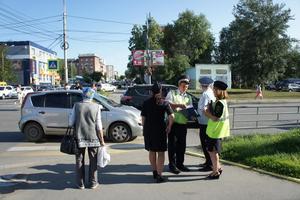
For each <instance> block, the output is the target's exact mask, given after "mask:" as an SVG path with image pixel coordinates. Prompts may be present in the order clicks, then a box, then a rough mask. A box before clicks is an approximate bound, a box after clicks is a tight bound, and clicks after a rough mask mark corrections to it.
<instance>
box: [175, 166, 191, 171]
mask: <svg viewBox="0 0 300 200" xmlns="http://www.w3.org/2000/svg"><path fill="white" fill-rule="evenodd" d="M177 168H178V169H179V170H180V171H182V172H189V171H191V170H190V169H189V168H187V167H186V166H180V167H177Z"/></svg>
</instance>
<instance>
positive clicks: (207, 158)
mask: <svg viewBox="0 0 300 200" xmlns="http://www.w3.org/2000/svg"><path fill="white" fill-rule="evenodd" d="M206 128H207V125H203V124H200V132H199V136H200V142H201V147H202V151H203V153H204V156H205V163H206V164H207V165H209V166H211V165H212V163H211V159H210V156H209V153H208V151H207V138H208V136H207V134H206Z"/></svg>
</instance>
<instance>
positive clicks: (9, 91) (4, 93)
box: [0, 85, 18, 99]
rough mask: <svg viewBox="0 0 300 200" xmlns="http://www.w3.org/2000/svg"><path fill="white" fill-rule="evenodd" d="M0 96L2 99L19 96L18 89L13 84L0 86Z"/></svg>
mask: <svg viewBox="0 0 300 200" xmlns="http://www.w3.org/2000/svg"><path fill="white" fill-rule="evenodd" d="M0 97H1V98H2V99H6V98H17V97H18V93H17V91H16V90H15V89H14V87H13V86H11V85H7V86H0Z"/></svg>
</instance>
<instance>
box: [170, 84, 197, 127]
mask: <svg viewBox="0 0 300 200" xmlns="http://www.w3.org/2000/svg"><path fill="white" fill-rule="evenodd" d="M170 92H171V98H172V103H175V104H184V105H186V106H188V105H190V104H192V98H191V96H190V95H188V94H186V95H185V96H182V95H180V93H179V92H178V90H171V91H170ZM174 116H175V118H174V122H175V123H177V124H186V123H187V121H188V119H187V118H186V117H185V116H184V115H183V114H182V113H180V112H179V110H177V111H176V110H174Z"/></svg>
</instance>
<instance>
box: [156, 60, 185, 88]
mask: <svg viewBox="0 0 300 200" xmlns="http://www.w3.org/2000/svg"><path fill="white" fill-rule="evenodd" d="M189 67H190V64H189V58H188V57H187V56H185V55H175V56H174V57H173V58H166V59H165V66H163V67H161V66H158V67H156V68H155V69H154V73H153V74H154V76H153V79H154V80H157V81H159V82H165V83H169V84H174V85H177V81H178V78H179V77H180V75H182V74H184V73H185V71H186V70H187V69H188V68H189Z"/></svg>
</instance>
